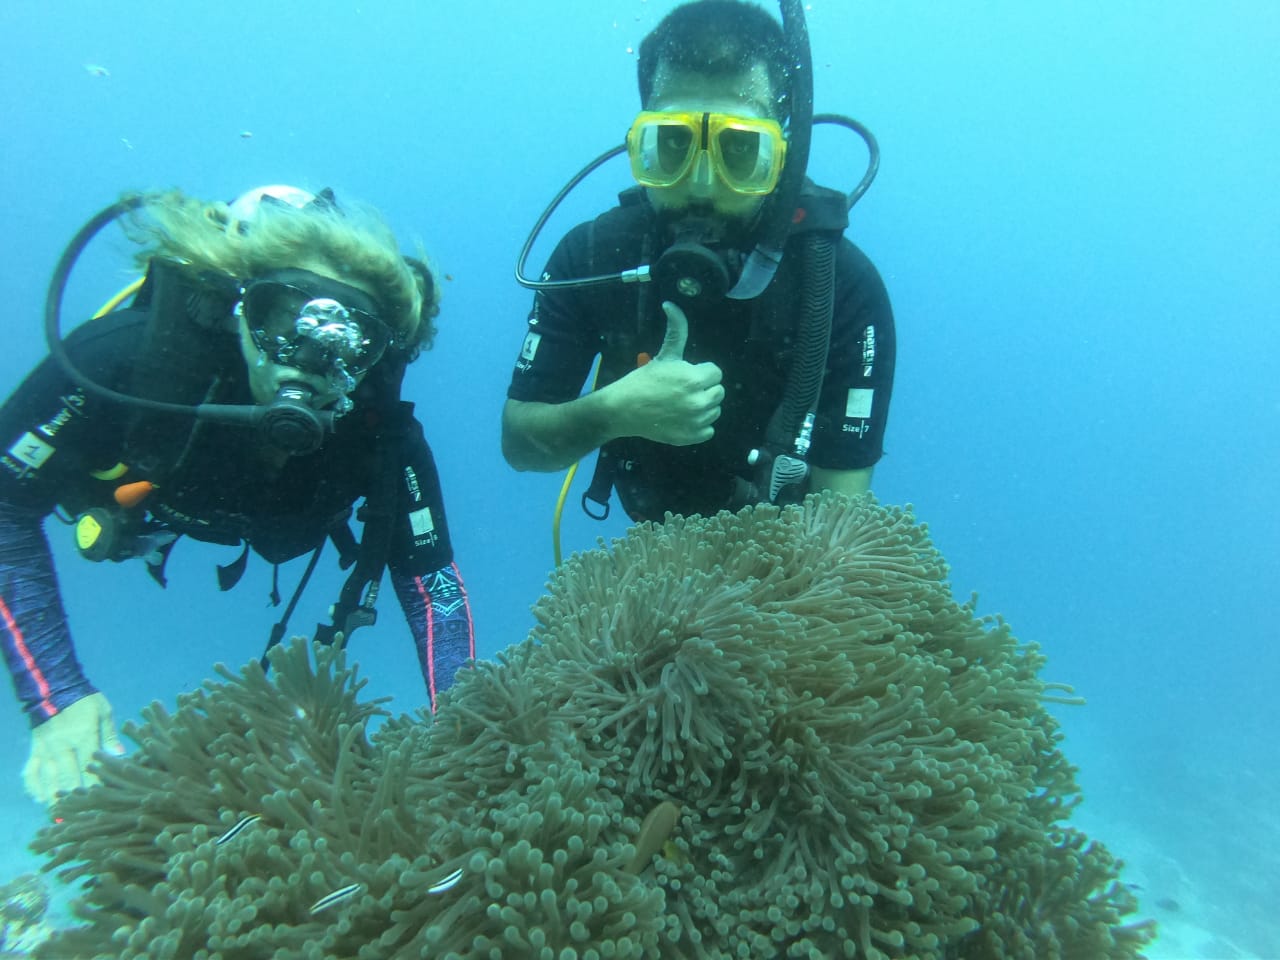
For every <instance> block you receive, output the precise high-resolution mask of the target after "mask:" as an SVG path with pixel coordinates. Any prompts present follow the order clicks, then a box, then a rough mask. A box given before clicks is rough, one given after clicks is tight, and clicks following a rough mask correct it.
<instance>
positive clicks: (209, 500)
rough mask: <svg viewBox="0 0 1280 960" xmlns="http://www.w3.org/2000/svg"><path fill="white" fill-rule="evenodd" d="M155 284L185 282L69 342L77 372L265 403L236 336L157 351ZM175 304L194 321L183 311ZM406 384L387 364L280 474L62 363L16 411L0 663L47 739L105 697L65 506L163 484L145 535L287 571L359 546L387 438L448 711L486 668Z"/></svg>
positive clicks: (46, 367)
mask: <svg viewBox="0 0 1280 960" xmlns="http://www.w3.org/2000/svg"><path fill="white" fill-rule="evenodd" d="M167 269H169V270H172V267H169V268H167ZM157 274H159V275H160V276H162V277H166V278H167V279H172V278H168V277H167V274H165V273H164V268H163V267H161V266H157V265H154V264H153V269H152V276H150V277H149V278H148V285H147V286H144V287H143V289H142V291H141V292H140V293H139V294H138V296H137V298H136V299H135V302H134V304H133V305H132V306H131V307H130V308H128V309H125V310H121V311H118V312H116V313H113V314H110V315H108V316H106V317H104V318H102V319H99V320H93V321H90V322H89V323H87V324H85V325H84V326H82V327H80V328H79V329H77V330H76V331H75V332H74V333H73V334H72V335H71V336H70V337H69V338H68V350H69V352H70V353H71V355H72V357H73V358H74V360H75V362H76V364H77V366H78V367H79V368H80V369H81V370H82V371H83V372H85V373H86V374H88V375H89V376H90V377H91V378H92V379H93V380H95V381H96V382H98V383H101V384H103V385H105V386H108V387H111V388H113V389H116V390H121V391H124V392H130V393H145V394H148V395H150V396H151V398H152V399H163V400H169V401H173V402H182V403H195V402H201V401H207V402H222V403H241V404H251V403H253V400H252V397H251V395H250V393H249V387H248V377H247V371H246V369H245V363H244V360H243V358H242V356H241V354H240V351H239V347H238V343H237V340H236V338H235V336H234V335H232V334H229V333H225V332H220V333H216V334H215V333H212V332H209V331H202V330H199V329H197V328H195V327H191V328H190V329H189V330H188V331H187V333H188V334H189V336H188V337H187V338H186V339H179V340H177V341H172V338H171V342H169V343H168V346H167V347H166V351H167V352H164V353H162V354H160V355H157V352H156V349H155V347H154V344H149V345H148V344H147V343H145V341H147V338H148V336H149V334H150V332H152V331H154V329H155V328H154V326H153V325H152V324H153V320H152V312H153V311H155V310H157V309H158V308H157V306H156V304H155V303H153V302H152V296H151V295H152V292H153V291H152V287H154V286H156V285H157V284H156V281H155V277H156V275H157ZM161 285H163V281H162V282H161ZM164 302H165V303H166V304H168V306H167V309H168V310H169V311H170V312H175V311H176V312H181V309H182V307H181V306H180V305H181V304H183V303H184V299H183V298H182V297H181V296H179V297H178V298H176V299H175V298H173V297H166V298H165V300H164ZM172 319H173V321H174V322H175V323H185V322H186V321H188V320H189V318H187V317H173V318H172ZM175 352H178V353H181V354H184V355H182V356H178V355H174V354H175ZM148 365H150V366H151V367H154V368H155V369H153V370H150V371H145V368H146V367H147V366H148ZM140 370H143V371H144V372H145V373H146V375H145V376H140V375H139V373H140ZM166 370H167V371H168V376H167V377H166V376H165V375H164V373H165V371H166ZM402 374H403V367H402V366H400V367H399V368H397V367H396V365H395V364H393V363H389V362H388V361H387V360H385V359H384V360H383V361H382V362H380V363H379V364H377V365H376V366H375V367H374V368H373V369H372V370H371V371H370V372H369V374H368V375H367V376H366V377H365V379H364V380H363V381H362V382H361V383H360V385H359V386H358V387H357V388H356V390H355V391H354V392H353V393H352V395H351V398H352V400H353V401H354V402H355V406H354V408H353V409H352V410H351V412H350V413H348V414H347V415H345V416H343V417H341V418H339V419H338V420H337V425H336V428H335V430H334V432H333V433H332V434H330V435H328V436H327V437H326V438H325V441H324V443H323V444H322V445H321V446H320V448H319V449H318V450H316V451H315V452H314V453H311V454H307V455H303V456H296V457H290V458H287V459H285V460H283V462H281V461H280V459H279V457H273V456H272V455H271V453H270V452H269V451H267V450H265V449H264V448H263V447H262V446H261V445H260V444H259V443H258V442H257V441H256V439H255V435H254V434H253V433H252V432H251V431H248V430H246V429H244V428H241V427H235V426H229V425H220V424H209V423H204V422H199V421H195V420H194V419H193V418H191V417H187V416H176V415H175V416H170V415H164V414H154V413H139V412H138V410H137V408H135V407H131V406H128V405H125V404H121V403H117V402H114V401H111V400H107V399H104V398H102V397H100V396H98V395H97V394H94V393H87V392H86V391H85V390H83V389H82V388H80V387H78V386H76V385H75V384H74V383H73V382H72V381H70V380H69V379H68V378H67V376H66V375H65V374H64V373H63V371H62V370H61V368H60V367H59V366H58V365H57V364H56V363H55V362H54V361H53V360H52V359H46V360H45V361H43V362H42V363H41V364H40V365H39V366H38V367H36V369H35V370H34V371H33V372H32V373H31V374H30V375H29V376H28V377H27V378H26V380H25V381H24V382H23V383H22V385H21V386H19V387H18V389H17V390H16V391H14V393H13V395H12V396H10V398H9V399H8V401H7V402H6V403H5V404H4V406H3V407H2V408H0V647H2V648H3V651H4V655H5V658H6V661H7V663H8V666H9V669H10V672H11V674H12V676H13V680H14V685H15V688H16V690H17V693H18V696H19V699H20V700H21V701H22V705H23V708H24V710H25V711H26V713H27V714H28V717H29V718H30V720H31V722H32V724H33V725H35V724H39V723H41V722H43V721H44V720H46V719H48V718H49V717H51V716H53V715H55V714H56V713H58V712H59V711H60V710H62V709H64V708H66V707H67V706H69V705H70V704H71V703H74V702H75V701H76V700H79V699H80V698H81V697H84V696H86V695H87V694H89V693H92V692H94V688H93V687H92V686H91V685H90V683H89V681H88V680H87V678H86V677H85V676H84V673H83V671H82V670H81V668H80V665H79V663H78V662H77V660H76V656H75V651H74V648H73V645H72V642H71V636H70V632H69V630H68V627H67V622H66V616H65V613H64V611H63V607H62V603H61V599H60V597H59V593H58V586H57V581H56V577H55V574H54V569H53V563H52V559H51V556H50V552H49V548H48V544H47V542H46V540H45V538H44V534H43V531H42V529H41V528H42V521H43V519H44V518H45V517H46V516H47V515H48V514H50V513H51V512H53V510H54V509H55V507H61V508H62V509H63V510H64V511H65V512H66V513H68V514H70V515H71V516H73V517H74V516H76V515H79V514H80V513H82V512H83V511H85V510H87V509H89V508H92V507H103V506H107V507H112V508H114V500H113V495H114V493H115V491H116V490H117V488H118V487H120V486H121V485H122V484H127V483H131V482H135V481H140V480H147V481H150V482H152V483H154V485H155V486H154V490H153V491H152V492H151V493H150V494H149V495H148V496H147V497H146V499H145V500H144V501H143V502H142V504H141V505H140V506H139V507H137V508H135V509H134V510H133V511H132V514H131V515H130V514H126V516H131V517H132V519H133V521H134V522H136V523H147V524H159V525H161V526H162V527H163V529H165V530H167V531H171V532H173V533H176V534H179V535H186V536H190V537H193V538H195V539H197V540H202V541H206V542H211V543H224V544H233V545H239V544H243V545H245V548H246V549H252V550H253V551H254V552H256V553H258V554H259V555H261V556H262V557H264V558H265V559H266V560H268V561H269V562H271V563H273V564H274V563H282V562H284V561H286V560H289V559H292V558H294V557H297V556H299V555H301V554H304V553H307V552H310V551H312V550H314V549H315V548H316V547H317V546H318V545H319V544H321V543H322V542H323V541H324V540H325V539H326V537H328V536H329V535H330V534H331V533H334V532H335V531H341V530H343V529H345V526H346V521H347V519H348V517H350V515H351V512H352V507H353V505H354V504H355V503H356V501H358V500H360V499H361V498H364V497H367V496H368V495H369V493H370V491H371V490H373V488H374V485H375V484H376V483H377V482H378V479H379V478H378V477H377V476H376V475H375V474H376V471H377V464H378V463H379V457H378V455H377V454H378V441H377V438H378V437H379V436H380V435H382V434H386V433H390V434H391V435H392V436H393V437H394V440H393V441H392V442H391V443H389V444H388V445H387V449H390V450H392V451H393V453H394V457H395V463H394V468H395V470H396V472H397V477H396V479H395V489H396V503H395V522H394V528H393V533H392V537H391V545H390V551H389V555H388V557H387V558H386V559H387V565H388V570H389V572H390V575H391V580H392V583H393V585H394V587H395V590H396V593H397V596H398V597H399V599H400V602H401V606H402V608H403V610H404V613H405V616H406V619H407V620H408V623H409V627H410V629H411V631H412V633H413V636H414V638H415V641H416V643H417V647H418V653H419V659H420V662H421V666H422V670H423V676H424V678H425V680H426V682H427V686H428V691H429V693H430V695H431V699H432V702H433V704H434V700H435V696H436V694H437V693H438V692H439V691H441V690H443V689H444V688H446V687H447V686H449V684H450V683H451V682H452V679H453V675H454V673H455V672H456V670H457V669H458V668H459V667H460V666H461V665H462V664H463V663H464V662H465V661H466V659H467V658H469V657H473V656H474V654H475V642H474V633H473V630H472V623H471V611H470V604H469V601H468V599H467V595H466V592H465V589H464V588H463V585H462V581H461V577H460V576H459V574H458V569H457V565H456V564H455V563H454V562H453V547H452V545H451V543H450V539H449V528H448V522H447V519H446V517H445V511H444V501H443V497H442V495H441V491H440V482H439V478H438V476H437V473H436V467H435V462H434V460H433V458H432V454H431V449H430V447H429V446H428V445H427V442H426V439H425V438H424V436H423V433H422V427H421V425H420V424H419V423H418V422H417V420H416V419H415V418H414V416H413V406H412V404H409V403H404V402H402V401H400V400H399V380H400V377H401V375H402ZM117 465H123V467H125V468H127V472H124V473H123V474H122V473H121V472H120V471H121V467H120V466H117ZM68 535H70V531H68Z"/></svg>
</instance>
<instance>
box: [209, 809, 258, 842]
mask: <svg viewBox="0 0 1280 960" xmlns="http://www.w3.org/2000/svg"><path fill="white" fill-rule="evenodd" d="M261 819H262V815H261V814H258V813H251V814H249V815H248V816H247V817H241V818H240V820H239V822H237V823H236V825H235V826H234V827H232V828H231V829H230V830H228V831H227V832H226V833H224V834H223V835H222V836H220V837H219V838H218V839H217V840H215V841H213V843H214V846H217V847H220V846H222V845H223V844H224V843H230V842H231V841H232V840H234V839H235V838H236V837H238V836H239V835H240V833H241V831H243V830H244V829H245V828H246V827H248V826H250V825H251V824H255V823H257V822H258V821H259V820H261Z"/></svg>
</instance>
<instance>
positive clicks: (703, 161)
mask: <svg viewBox="0 0 1280 960" xmlns="http://www.w3.org/2000/svg"><path fill="white" fill-rule="evenodd" d="M627 154H628V156H630V158H631V173H632V175H633V176H634V177H635V178H636V182H637V183H639V184H640V185H641V186H645V187H673V186H675V185H676V184H678V183H680V182H681V181H683V180H684V179H685V178H686V177H688V176H689V175H690V174H691V173H692V174H694V175H695V176H697V177H699V178H702V177H709V175H710V171H715V174H716V176H718V177H719V178H720V180H721V182H723V183H724V185H725V186H726V187H728V188H729V189H730V190H732V191H734V192H735V193H741V194H746V195H747V196H764V195H765V194H767V193H770V192H772V190H773V188H774V187H776V186H777V185H778V176H779V175H780V174H781V173H782V163H783V160H784V159H785V158H786V155H787V141H786V140H785V139H784V138H783V136H782V128H781V127H780V126H778V123H777V121H774V120H768V119H765V118H763V117H737V116H733V115H732V114H727V113H688V112H683V111H650V110H646V111H644V112H643V113H641V114H640V115H639V116H638V117H636V121H635V123H633V124H632V125H631V130H630V132H628V133H627Z"/></svg>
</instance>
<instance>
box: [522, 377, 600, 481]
mask: <svg viewBox="0 0 1280 960" xmlns="http://www.w3.org/2000/svg"><path fill="white" fill-rule="evenodd" d="M608 392H609V388H608V387H604V388H603V389H601V390H597V391H595V392H594V393H589V394H587V395H586V396H584V397H579V398H578V399H577V400H570V401H568V402H567V403H536V402H534V401H531V400H508V401H507V402H506V405H505V406H504V407H503V408H502V455H503V456H504V457H506V460H507V463H509V464H511V466H513V467H514V468H515V469H517V470H538V471H552V470H563V469H564V468H565V467H568V466H570V465H571V464H573V463H576V462H577V461H578V460H581V459H582V458H583V457H585V456H586V455H587V454H588V453H590V452H591V451H592V450H596V449H598V448H599V447H602V446H604V444H606V443H608V442H609V441H610V440H612V439H614V438H615V437H617V436H620V434H618V433H617V432H616V431H615V430H614V429H613V428H612V423H613V420H614V416H613V414H612V413H611V412H610V410H609V406H610V402H609V401H610V397H609V395H608Z"/></svg>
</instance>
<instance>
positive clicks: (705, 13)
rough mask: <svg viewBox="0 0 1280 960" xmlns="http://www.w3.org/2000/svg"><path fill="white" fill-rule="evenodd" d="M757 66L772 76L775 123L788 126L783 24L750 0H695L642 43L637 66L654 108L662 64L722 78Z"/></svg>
mask: <svg viewBox="0 0 1280 960" xmlns="http://www.w3.org/2000/svg"><path fill="white" fill-rule="evenodd" d="M757 61H759V62H762V63H764V65H765V67H766V68H767V69H768V71H769V85H770V86H771V87H772V88H773V96H774V102H773V109H774V111H775V118H776V119H777V120H778V121H779V122H780V123H783V124H785V123H786V121H787V118H788V117H789V116H790V115H791V98H790V97H789V96H788V93H789V90H790V72H789V70H788V69H787V43H786V37H785V36H784V34H783V32H782V25H781V24H780V23H779V22H778V21H777V20H775V19H774V18H773V17H772V16H770V15H769V13H768V12H767V11H765V10H764V9H763V8H762V7H759V6H757V5H756V4H754V3H747V2H745V0H694V2H693V3H686V4H684V5H683V6H679V7H676V9H674V10H672V11H671V12H670V13H669V14H667V15H666V16H665V17H663V18H662V20H661V22H659V24H658V25H657V26H656V27H654V28H653V30H652V31H651V32H650V33H649V35H648V36H647V37H645V38H644V40H643V41H642V42H641V44H640V57H639V60H638V61H637V64H636V77H637V79H638V80H639V83H640V102H641V104H643V105H644V106H645V107H646V108H648V106H649V101H650V99H651V98H652V96H653V81H654V76H655V75H656V74H657V72H658V65H659V64H661V63H666V64H668V65H670V66H672V67H676V68H678V69H681V70H691V71H694V72H696V73H704V74H708V75H710V76H722V75H725V74H735V73H744V72H746V71H747V70H750V69H751V67H752V65H753V64H755V63H756V62H757Z"/></svg>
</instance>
